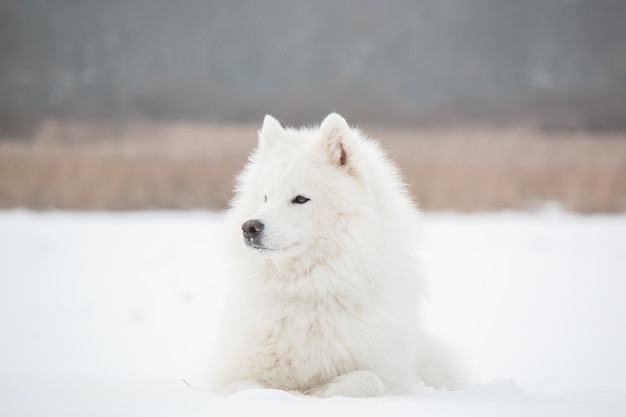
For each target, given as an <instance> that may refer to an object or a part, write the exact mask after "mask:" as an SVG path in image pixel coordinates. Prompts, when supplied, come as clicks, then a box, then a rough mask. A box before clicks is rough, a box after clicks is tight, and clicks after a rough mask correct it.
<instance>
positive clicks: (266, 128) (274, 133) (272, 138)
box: [258, 114, 285, 149]
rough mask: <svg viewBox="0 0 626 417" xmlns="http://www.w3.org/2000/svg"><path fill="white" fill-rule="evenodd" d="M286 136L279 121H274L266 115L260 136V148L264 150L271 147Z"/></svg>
mask: <svg viewBox="0 0 626 417" xmlns="http://www.w3.org/2000/svg"><path fill="white" fill-rule="evenodd" d="M284 134H285V130H284V129H283V127H282V126H281V125H280V123H279V122H278V120H276V119H274V118H273V117H272V116H270V115H269V114H267V115H265V119H263V127H261V130H259V134H258V139H259V148H261V149H264V148H267V147H268V146H271V145H272V143H274V142H276V141H277V140H278V139H279V138H280V137H281V136H283V135H284Z"/></svg>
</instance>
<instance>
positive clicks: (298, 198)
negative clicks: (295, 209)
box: [291, 195, 310, 204]
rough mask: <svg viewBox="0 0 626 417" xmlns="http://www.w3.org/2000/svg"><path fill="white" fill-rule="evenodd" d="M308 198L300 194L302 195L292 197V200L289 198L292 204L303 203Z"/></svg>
mask: <svg viewBox="0 0 626 417" xmlns="http://www.w3.org/2000/svg"><path fill="white" fill-rule="evenodd" d="M309 200H310V198H306V197H305V196H302V195H297V196H295V197H294V198H293V200H291V202H292V203H293V204H304V203H306V202H307V201H309Z"/></svg>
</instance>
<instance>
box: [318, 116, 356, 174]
mask: <svg viewBox="0 0 626 417" xmlns="http://www.w3.org/2000/svg"><path fill="white" fill-rule="evenodd" d="M320 138H321V140H322V141H323V143H324V145H325V147H326V150H327V152H328V154H329V156H330V161H331V162H332V163H333V164H334V165H337V166H347V165H348V164H349V163H350V159H351V151H352V149H351V143H350V139H351V137H350V127H349V126H348V122H346V119H344V118H343V117H341V116H340V115H338V114H337V113H331V114H329V115H328V116H326V118H325V119H324V121H323V122H322V124H321V125H320Z"/></svg>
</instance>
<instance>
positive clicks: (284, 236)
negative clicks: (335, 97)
mask: <svg viewBox="0 0 626 417" xmlns="http://www.w3.org/2000/svg"><path fill="white" fill-rule="evenodd" d="M298 196H300V197H302V198H299V199H296V198H297V197H298ZM249 220H253V221H255V222H256V223H255V224H256V225H257V227H256V229H252V230H251V232H254V231H258V224H259V223H260V224H262V225H263V230H262V231H261V232H260V233H259V234H258V235H254V237H252V235H250V236H246V237H244V235H243V234H242V225H243V224H244V223H245V222H247V221H249ZM417 222H418V213H417V210H416V209H415V207H414V204H413V203H412V201H411V199H410V198H409V196H408V194H407V192H406V190H405V186H404V185H403V182H402V181H401V178H400V175H399V172H398V170H397V169H396V167H395V165H394V164H393V163H392V162H391V161H389V160H388V159H387V157H386V156H385V154H384V152H383V151H382V150H381V149H380V148H379V147H378V145H377V144H376V143H375V142H373V141H371V140H369V139H366V138H364V137H363V136H362V135H361V134H360V132H358V131H356V130H353V129H351V128H350V127H349V126H348V124H347V123H346V121H345V120H344V119H343V118H342V117H341V116H339V115H338V114H335V113H333V114H330V115H329V116H328V117H326V119H325V120H324V121H323V122H322V124H321V125H320V127H319V128H316V129H299V130H297V129H291V128H283V127H282V126H281V125H280V123H279V122H278V121H277V120H276V119H274V118H272V117H271V116H266V117H265V120H264V123H263V127H262V129H261V130H260V131H259V143H258V146H257V149H256V150H255V151H254V153H253V154H252V155H251V157H250V160H249V163H248V164H247V166H246V168H245V169H244V171H243V172H242V173H241V174H240V176H239V177H238V181H237V186H236V195H235V198H234V199H233V202H232V207H231V209H230V210H229V212H228V214H227V221H226V226H227V235H228V238H227V242H226V243H227V244H228V245H229V252H230V254H231V255H232V257H231V258H230V259H229V264H230V270H229V272H230V277H229V279H230V280H231V281H230V284H231V288H230V292H229V298H228V300H227V303H226V308H225V311H224V316H223V323H222V327H221V331H220V334H219V337H218V340H219V346H218V349H217V356H216V360H215V368H214V370H213V376H214V381H213V383H214V388H215V390H216V391H218V392H221V393H224V394H229V393H232V392H235V391H237V390H240V389H246V388H253V387H266V388H276V389H282V390H289V391H297V392H300V393H305V394H312V395H317V396H323V397H326V396H333V395H343V396H378V395H383V394H385V393H388V392H401V391H403V390H406V389H407V388H408V387H409V386H410V384H411V383H412V382H415V381H422V382H424V383H425V384H427V385H433V386H435V387H443V388H456V387H457V386H458V381H457V379H456V378H455V376H454V372H452V369H451V368H450V367H449V366H448V364H447V362H446V360H445V358H444V357H443V356H442V355H441V354H440V350H439V349H438V348H437V347H436V346H435V345H434V344H433V342H432V341H430V340H428V339H427V338H426V337H425V336H424V334H423V332H421V331H420V326H419V320H418V319H419V305H420V299H421V296H422V292H423V288H422V277H421V276H420V271H419V268H418V262H417V259H416V244H415V238H416V237H417V235H418V234H419V228H418V224H417Z"/></svg>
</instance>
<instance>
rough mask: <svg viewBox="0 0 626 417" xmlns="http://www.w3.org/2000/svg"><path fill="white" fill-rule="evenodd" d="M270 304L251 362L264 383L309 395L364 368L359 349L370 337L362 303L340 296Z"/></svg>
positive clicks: (258, 322)
mask: <svg viewBox="0 0 626 417" xmlns="http://www.w3.org/2000/svg"><path fill="white" fill-rule="evenodd" d="M268 301H269V302H268V303H267V304H266V305H265V306H264V308H263V310H262V311H260V312H259V314H258V316H257V317H256V318H255V320H254V321H255V323H254V329H253V335H254V336H253V339H254V340H253V341H252V346H253V350H254V353H253V355H252V358H251V360H252V361H253V362H254V368H255V369H256V373H257V378H258V379H260V380H262V382H263V383H264V384H266V385H268V386H270V387H275V388H281V389H297V390H306V389H307V387H311V386H314V385H319V384H320V383H323V382H325V381H326V380H328V379H330V378H332V377H334V376H336V375H339V374H342V373H345V372H349V371H351V370H355V369H358V365H359V364H358V363H356V360H355V358H356V357H359V356H361V355H358V354H356V352H355V349H356V348H357V346H363V345H364V343H363V342H364V341H363V340H362V339H363V337H366V335H367V333H368V332H367V329H365V328H364V327H363V323H364V320H363V314H364V313H365V312H364V311H363V308H362V307H361V306H360V305H359V303H357V302H355V301H354V300H345V299H344V298H340V297H338V296H327V297H321V298H316V299H306V298H298V297H296V298H293V299H280V298H277V299H273V300H268ZM365 345H367V344H366V343H365Z"/></svg>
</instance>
